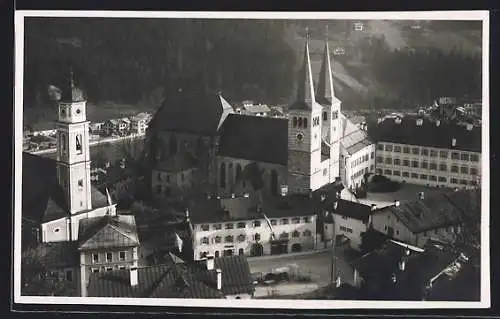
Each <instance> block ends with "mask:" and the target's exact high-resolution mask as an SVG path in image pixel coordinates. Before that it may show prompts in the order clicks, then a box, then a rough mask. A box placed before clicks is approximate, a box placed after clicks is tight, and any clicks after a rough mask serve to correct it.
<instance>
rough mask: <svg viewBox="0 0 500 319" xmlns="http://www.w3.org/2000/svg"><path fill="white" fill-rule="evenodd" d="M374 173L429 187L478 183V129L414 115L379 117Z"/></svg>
mask: <svg viewBox="0 0 500 319" xmlns="http://www.w3.org/2000/svg"><path fill="white" fill-rule="evenodd" d="M370 134H371V135H372V136H373V138H374V139H375V140H376V141H377V150H376V172H377V173H378V174H382V175H385V176H387V177H389V178H390V179H393V180H396V181H400V182H407V183H412V184H420V185H427V186H432V187H436V186H439V187H452V188H457V187H458V188H467V187H469V188H470V187H477V186H479V185H480V176H481V128H480V127H476V126H474V125H472V124H467V125H465V126H461V125H458V124H455V123H449V122H444V121H443V122H441V121H440V120H437V121H435V122H432V121H431V120H429V119H424V118H420V117H417V118H414V117H394V118H386V119H381V120H379V123H378V124H376V125H374V127H373V129H370Z"/></svg>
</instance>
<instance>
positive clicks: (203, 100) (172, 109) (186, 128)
mask: <svg viewBox="0 0 500 319" xmlns="http://www.w3.org/2000/svg"><path fill="white" fill-rule="evenodd" d="M231 113H234V110H233V107H232V106H231V105H229V103H228V102H227V101H226V100H225V99H224V98H223V97H222V96H220V95H219V94H206V93H193V92H188V93H181V94H178V95H172V96H170V97H168V98H167V99H165V101H164V102H163V104H162V106H161V107H160V108H159V109H158V111H157V112H156V114H155V115H154V117H153V118H152V119H151V122H150V123H149V129H150V131H156V132H159V131H181V132H191V133H195V134H202V135H213V134H215V133H216V132H217V131H218V129H219V127H220V125H221V124H222V123H223V122H224V120H225V118H226V117H227V115H228V114H231Z"/></svg>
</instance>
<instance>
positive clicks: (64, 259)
mask: <svg viewBox="0 0 500 319" xmlns="http://www.w3.org/2000/svg"><path fill="white" fill-rule="evenodd" d="M35 250H36V251H35V253H36V255H37V257H38V260H39V261H40V263H41V264H42V265H43V266H44V267H46V268H48V269H51V268H65V267H74V266H79V265H80V254H79V253H78V249H77V245H76V243H74V242H54V243H41V244H39V245H38V246H37V247H36V248H35Z"/></svg>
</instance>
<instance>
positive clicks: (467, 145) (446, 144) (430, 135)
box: [370, 117, 481, 152]
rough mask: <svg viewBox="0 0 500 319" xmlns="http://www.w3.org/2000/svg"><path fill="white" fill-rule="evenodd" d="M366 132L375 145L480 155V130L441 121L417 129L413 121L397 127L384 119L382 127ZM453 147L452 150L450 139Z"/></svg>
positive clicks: (427, 122)
mask: <svg viewBox="0 0 500 319" xmlns="http://www.w3.org/2000/svg"><path fill="white" fill-rule="evenodd" d="M373 125H374V128H373V130H370V132H373V134H372V133H370V134H371V135H373V136H372V137H373V138H374V140H376V141H377V142H391V143H400V144H409V145H420V146H428V147H436V148H445V149H456V150H463V151H471V152H481V127H477V126H475V127H473V128H472V130H471V131H468V130H467V129H466V128H465V127H463V126H459V125H456V124H454V123H447V122H445V121H441V123H440V125H439V126H437V125H436V123H433V122H431V121H430V120H428V119H423V122H422V125H421V126H417V124H416V118H412V117H403V118H402V119H401V123H400V124H397V123H396V122H395V120H393V119H385V120H384V121H383V122H382V123H379V124H373ZM453 138H455V139H456V145H455V146H452V139H453Z"/></svg>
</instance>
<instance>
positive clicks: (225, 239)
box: [224, 235, 234, 243]
mask: <svg viewBox="0 0 500 319" xmlns="http://www.w3.org/2000/svg"><path fill="white" fill-rule="evenodd" d="M224 241H225V242H226V243H232V242H233V241H234V237H233V236H231V235H229V236H226V238H224Z"/></svg>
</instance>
